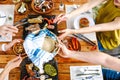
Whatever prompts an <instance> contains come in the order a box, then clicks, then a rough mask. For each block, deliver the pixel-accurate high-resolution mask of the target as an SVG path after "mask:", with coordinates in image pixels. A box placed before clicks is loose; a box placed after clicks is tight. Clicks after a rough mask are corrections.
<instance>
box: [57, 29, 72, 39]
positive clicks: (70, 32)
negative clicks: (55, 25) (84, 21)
mask: <svg viewBox="0 0 120 80" xmlns="http://www.w3.org/2000/svg"><path fill="white" fill-rule="evenodd" d="M58 33H60V34H61V35H60V36H59V37H58V38H59V39H60V40H63V39H64V38H65V37H66V36H68V35H70V34H72V33H74V30H72V29H64V30H60V31H58Z"/></svg>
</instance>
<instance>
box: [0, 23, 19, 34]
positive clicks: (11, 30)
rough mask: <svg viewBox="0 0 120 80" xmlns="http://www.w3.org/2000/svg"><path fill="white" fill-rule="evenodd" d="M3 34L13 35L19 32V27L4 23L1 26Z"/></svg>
mask: <svg viewBox="0 0 120 80" xmlns="http://www.w3.org/2000/svg"><path fill="white" fill-rule="evenodd" d="M0 29H1V32H0V33H1V35H3V36H4V35H6V34H12V35H13V36H15V33H17V32H18V29H17V28H16V27H15V26H11V25H4V26H1V28H0Z"/></svg>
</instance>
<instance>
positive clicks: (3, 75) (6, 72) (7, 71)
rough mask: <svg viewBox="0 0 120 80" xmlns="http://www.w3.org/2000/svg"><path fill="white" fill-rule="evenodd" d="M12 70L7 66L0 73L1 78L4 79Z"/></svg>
mask: <svg viewBox="0 0 120 80" xmlns="http://www.w3.org/2000/svg"><path fill="white" fill-rule="evenodd" d="M9 72H10V69H9V68H5V69H4V70H3V71H2V72H1V73H0V80H4V79H5V77H6V75H8V74H9Z"/></svg>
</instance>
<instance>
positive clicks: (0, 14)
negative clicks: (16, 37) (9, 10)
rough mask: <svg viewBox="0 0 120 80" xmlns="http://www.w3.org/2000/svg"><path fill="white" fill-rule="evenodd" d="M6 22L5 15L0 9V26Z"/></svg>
mask: <svg viewBox="0 0 120 80" xmlns="http://www.w3.org/2000/svg"><path fill="white" fill-rule="evenodd" d="M5 22H6V15H5V13H4V12H3V11H0V26H2V25H4V24H5Z"/></svg>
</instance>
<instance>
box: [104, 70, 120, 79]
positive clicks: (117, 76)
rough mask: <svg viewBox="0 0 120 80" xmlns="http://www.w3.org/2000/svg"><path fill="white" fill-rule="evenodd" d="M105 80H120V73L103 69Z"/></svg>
mask: <svg viewBox="0 0 120 80" xmlns="http://www.w3.org/2000/svg"><path fill="white" fill-rule="evenodd" d="M102 72H103V77H104V80H120V72H117V71H114V70H110V69H102Z"/></svg>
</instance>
